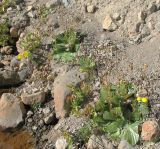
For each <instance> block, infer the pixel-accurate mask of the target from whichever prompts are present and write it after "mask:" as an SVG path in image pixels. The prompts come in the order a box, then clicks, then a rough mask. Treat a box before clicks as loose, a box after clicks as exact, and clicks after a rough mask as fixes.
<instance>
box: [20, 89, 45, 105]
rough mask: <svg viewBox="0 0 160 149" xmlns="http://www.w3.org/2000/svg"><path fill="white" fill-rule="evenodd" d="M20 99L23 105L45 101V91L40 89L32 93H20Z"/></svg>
mask: <svg viewBox="0 0 160 149" xmlns="http://www.w3.org/2000/svg"><path fill="white" fill-rule="evenodd" d="M21 99H22V102H23V103H24V104H25V105H33V104H39V103H43V102H44V101H45V92H44V91H40V92H37V93H33V94H22V95H21Z"/></svg>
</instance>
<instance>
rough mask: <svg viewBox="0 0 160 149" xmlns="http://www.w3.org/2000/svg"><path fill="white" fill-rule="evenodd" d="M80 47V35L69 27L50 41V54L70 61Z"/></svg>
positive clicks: (58, 58)
mask: <svg viewBox="0 0 160 149" xmlns="http://www.w3.org/2000/svg"><path fill="white" fill-rule="evenodd" d="M79 48H80V36H78V34H77V33H76V32H75V31H73V30H72V29H69V30H67V31H65V32H64V33H62V34H59V35H57V36H56V38H55V39H54V40H53V42H52V49H53V51H52V55H53V57H54V58H55V59H57V60H62V61H71V60H73V59H74V58H75V55H76V52H77V51H78V50H79Z"/></svg>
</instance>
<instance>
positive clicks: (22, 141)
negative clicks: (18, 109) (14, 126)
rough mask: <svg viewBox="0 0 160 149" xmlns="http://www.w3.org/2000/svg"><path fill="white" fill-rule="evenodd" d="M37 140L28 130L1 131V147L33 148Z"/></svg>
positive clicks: (1, 148)
mask: <svg viewBox="0 0 160 149" xmlns="http://www.w3.org/2000/svg"><path fill="white" fill-rule="evenodd" d="M34 144H35V140H34V139H33V137H32V135H31V134H30V133H28V132H26V131H18V132H12V133H8V132H0V149H33V148H35V147H34Z"/></svg>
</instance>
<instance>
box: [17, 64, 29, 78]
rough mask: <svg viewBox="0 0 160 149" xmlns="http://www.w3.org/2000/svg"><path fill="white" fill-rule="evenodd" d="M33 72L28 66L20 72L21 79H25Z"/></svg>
mask: <svg viewBox="0 0 160 149" xmlns="http://www.w3.org/2000/svg"><path fill="white" fill-rule="evenodd" d="M30 74H31V70H30V69H29V68H28V67H27V68H25V69H23V70H20V71H19V72H18V75H19V78H20V80H22V81H24V80H25V79H26V78H27V77H28V76H29V75H30Z"/></svg>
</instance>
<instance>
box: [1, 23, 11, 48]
mask: <svg viewBox="0 0 160 149" xmlns="http://www.w3.org/2000/svg"><path fill="white" fill-rule="evenodd" d="M10 39H11V37H10V35H9V26H8V23H7V22H4V23H1V24H0V46H5V45H6V44H7V43H8V41H9V40H10Z"/></svg>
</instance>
